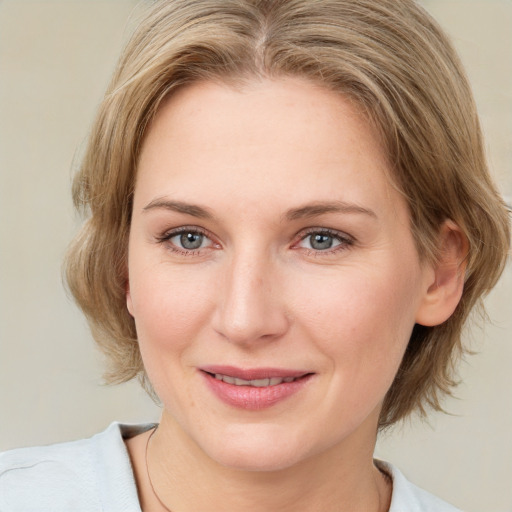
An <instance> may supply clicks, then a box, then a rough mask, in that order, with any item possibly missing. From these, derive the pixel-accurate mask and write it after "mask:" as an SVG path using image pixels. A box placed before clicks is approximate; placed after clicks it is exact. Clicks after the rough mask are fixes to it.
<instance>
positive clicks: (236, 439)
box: [201, 425, 310, 472]
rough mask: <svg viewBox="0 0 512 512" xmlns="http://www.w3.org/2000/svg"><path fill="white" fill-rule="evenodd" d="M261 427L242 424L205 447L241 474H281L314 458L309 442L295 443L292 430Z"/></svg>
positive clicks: (215, 459) (205, 449) (209, 453)
mask: <svg viewBox="0 0 512 512" xmlns="http://www.w3.org/2000/svg"><path fill="white" fill-rule="evenodd" d="M254 427H259V428H254ZM261 427H262V426H261V425H250V426H248V425H239V426H237V427H234V428H231V429H230V432H228V433H226V434H225V435H222V436H220V437H219V438H217V439H215V440H214V442H213V443H208V445H209V446H205V445H203V446H201V448H202V449H203V451H204V452H205V453H206V454H207V455H208V456H209V457H210V458H211V459H212V460H214V461H215V462H217V463H218V464H220V465H222V466H224V467H229V468H232V469H235V470H239V471H255V472H273V471H280V470H284V469H287V468H290V467H292V466H294V465H296V464H298V463H299V462H300V461H302V460H305V459H307V458H308V457H309V456H310V453H309V451H308V450H307V448H306V445H305V443H304V442H301V443H297V442H295V440H294V437H293V436H292V435H290V432H289V431H286V432H276V427H275V426H266V427H265V428H261ZM277 429H278V428H277ZM278 430H279V429H278ZM286 430H288V429H286Z"/></svg>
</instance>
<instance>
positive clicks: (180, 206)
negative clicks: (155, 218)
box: [142, 198, 213, 219]
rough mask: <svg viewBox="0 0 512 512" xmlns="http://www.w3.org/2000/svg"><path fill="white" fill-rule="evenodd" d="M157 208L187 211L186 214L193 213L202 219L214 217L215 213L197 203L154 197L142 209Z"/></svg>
mask: <svg viewBox="0 0 512 512" xmlns="http://www.w3.org/2000/svg"><path fill="white" fill-rule="evenodd" d="M155 209H163V210H169V211H173V212H178V213H185V214H186V215H192V217H198V218H200V219H212V218H213V215H212V214H211V213H210V212H209V211H208V209H207V208H203V207H202V206H198V205H195V204H189V203H184V202H182V201H171V200H169V199H164V198H156V199H153V201H151V202H150V203H149V204H147V205H146V206H145V207H144V208H143V209H142V211H143V212H147V211H151V210H155Z"/></svg>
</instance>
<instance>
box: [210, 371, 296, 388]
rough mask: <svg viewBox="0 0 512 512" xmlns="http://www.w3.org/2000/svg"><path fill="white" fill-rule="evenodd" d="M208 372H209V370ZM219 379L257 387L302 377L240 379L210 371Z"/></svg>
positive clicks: (236, 384) (228, 382)
mask: <svg viewBox="0 0 512 512" xmlns="http://www.w3.org/2000/svg"><path fill="white" fill-rule="evenodd" d="M207 373H208V372H207ZM210 375H212V376H213V377H215V378H216V379H217V380H221V381H223V382H226V383H227V384H234V385H235V386H253V387H255V388H265V387H267V386H277V385H279V384H282V383H283V382H293V381H295V380H297V379H301V378H302V377H303V376H301V377H272V378H267V379H252V380H245V379H239V378H237V377H231V376H230V375H223V374H222V373H215V374H212V373H210Z"/></svg>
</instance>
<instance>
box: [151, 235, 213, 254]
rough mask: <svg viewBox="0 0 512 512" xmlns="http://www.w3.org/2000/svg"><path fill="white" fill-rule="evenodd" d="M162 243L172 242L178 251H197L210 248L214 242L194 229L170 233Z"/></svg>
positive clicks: (163, 238)
mask: <svg viewBox="0 0 512 512" xmlns="http://www.w3.org/2000/svg"><path fill="white" fill-rule="evenodd" d="M161 241H167V242H170V243H171V245H173V246H174V247H175V248H176V249H177V250H182V251H185V252H186V251H196V250H198V249H203V248H205V247H210V246H211V245H212V244H213V243H212V241H211V240H210V239H209V238H208V237H207V236H206V235H204V234H203V233H201V232H200V231H196V230H193V229H182V230H180V231H175V232H174V233H169V234H168V235H166V236H164V237H162V239H161Z"/></svg>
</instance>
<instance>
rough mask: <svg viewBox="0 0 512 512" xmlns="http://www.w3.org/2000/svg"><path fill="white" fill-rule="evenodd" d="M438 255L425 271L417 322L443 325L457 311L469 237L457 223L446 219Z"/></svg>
mask: <svg viewBox="0 0 512 512" xmlns="http://www.w3.org/2000/svg"><path fill="white" fill-rule="evenodd" d="M438 243H439V258H438V260H437V262H436V263H434V264H433V265H432V266H431V267H430V269H429V270H430V271H429V272H428V273H426V276H427V279H426V283H425V292H424V296H423V300H422V302H421V304H420V307H419V309H418V312H417V315H416V323H418V324H421V325H424V326H427V327H432V326H435V325H439V324H442V323H443V322H445V321H446V320H448V318H450V316H451V315H452V314H453V312H454V311H455V308H456V307H457V305H458V303H459V302H460V299H461V297H462V292H463V289H464V280H465V272H466V257H467V254H468V248H469V244H468V240H467V238H466V235H465V234H464V233H463V232H462V230H461V229H460V228H459V226H458V225H457V224H455V222H453V221H451V220H447V221H445V222H444V223H443V226H442V227H441V230H440V232H439V242H438Z"/></svg>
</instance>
